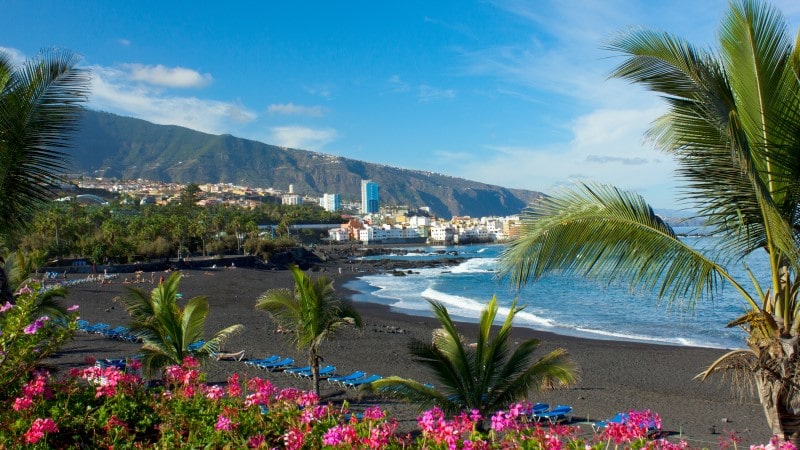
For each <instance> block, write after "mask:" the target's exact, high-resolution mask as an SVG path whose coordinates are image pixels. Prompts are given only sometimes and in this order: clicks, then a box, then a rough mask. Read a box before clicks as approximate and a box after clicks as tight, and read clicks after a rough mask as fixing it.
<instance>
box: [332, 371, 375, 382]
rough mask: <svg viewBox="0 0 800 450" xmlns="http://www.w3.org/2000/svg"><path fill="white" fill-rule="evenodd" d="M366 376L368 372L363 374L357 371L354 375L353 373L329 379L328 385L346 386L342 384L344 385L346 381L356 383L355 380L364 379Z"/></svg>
mask: <svg viewBox="0 0 800 450" xmlns="http://www.w3.org/2000/svg"><path fill="white" fill-rule="evenodd" d="M365 376H367V374H366V372H362V371H360V370H357V371H355V372H353V373H351V374H349V375H339V376H335V377H328V383H331V384H338V385H341V386H344V384H342V383H344V382H345V381H355V380H358V379H361V378H364V377H365Z"/></svg>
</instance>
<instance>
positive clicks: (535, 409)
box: [528, 403, 550, 418]
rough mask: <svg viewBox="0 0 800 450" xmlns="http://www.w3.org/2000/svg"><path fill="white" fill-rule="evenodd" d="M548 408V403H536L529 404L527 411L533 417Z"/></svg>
mask: <svg viewBox="0 0 800 450" xmlns="http://www.w3.org/2000/svg"><path fill="white" fill-rule="evenodd" d="M549 409H550V405H549V404H548V403H536V404H534V405H532V406H531V409H530V411H528V415H529V416H531V418H533V416H534V415H536V414H541V413H543V412H547V410H549Z"/></svg>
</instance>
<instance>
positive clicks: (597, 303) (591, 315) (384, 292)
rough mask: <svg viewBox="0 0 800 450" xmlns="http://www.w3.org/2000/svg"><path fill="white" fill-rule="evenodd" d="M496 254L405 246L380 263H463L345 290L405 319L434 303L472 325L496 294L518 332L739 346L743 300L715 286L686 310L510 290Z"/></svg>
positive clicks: (362, 280) (481, 248)
mask: <svg viewBox="0 0 800 450" xmlns="http://www.w3.org/2000/svg"><path fill="white" fill-rule="evenodd" d="M678 231H680V230H678ZM683 231H686V230H683ZM682 239H684V240H685V241H686V242H687V243H689V244H690V245H692V246H693V247H695V248H708V246H709V239H711V238H707V237H698V236H692V237H684V238H682ZM503 248H504V246H503V245H500V244H483V245H466V246H452V247H427V246H421V247H404V248H403V249H404V250H409V253H408V254H407V255H399V254H397V255H389V256H386V255H382V256H380V258H387V257H388V258H392V259H416V260H420V259H438V258H444V257H453V256H452V255H449V254H446V255H442V254H441V251H442V250H445V251H447V252H453V251H454V252H457V256H456V257H457V258H461V259H463V262H461V263H460V264H458V265H456V266H450V267H439V268H426V269H415V270H414V272H415V274H412V275H408V276H404V277H398V276H393V275H391V274H366V275H364V276H361V277H359V278H357V279H354V280H352V281H349V282H348V283H347V284H346V285H345V286H346V287H347V288H349V289H352V290H354V291H356V292H358V294H356V296H355V300H356V301H363V302H374V303H381V304H384V305H388V306H389V307H391V309H393V310H395V311H398V312H402V313H406V314H412V315H421V316H431V313H430V305H429V304H428V300H436V301H439V302H442V303H444V304H445V305H447V308H448V311H449V312H450V314H451V316H453V317H454V318H456V319H459V320H463V321H467V322H477V320H478V317H479V315H480V312H481V310H482V309H483V308H484V306H485V304H486V303H487V302H488V301H489V300H490V299H491V298H492V296H493V295H496V296H497V300H498V303H499V304H500V305H501V310H500V313H499V314H498V317H500V318H501V319H502V318H505V315H506V313H507V312H508V309H507V308H508V306H510V305H511V302H512V301H513V300H514V298H515V296H516V297H517V298H518V302H517V305H518V306H525V309H524V310H523V311H522V312H520V313H519V314H517V316H516V318H515V322H514V324H515V326H517V327H528V328H532V329H536V330H541V331H548V332H553V333H557V334H562V335H569V336H577V337H586V338H593V339H607V340H621V341H635V342H646V343H653V344H665V345H680V346H692V347H710V348H720V349H733V348H744V347H745V343H744V339H745V333H744V332H743V331H742V330H740V329H738V328H726V324H727V323H728V322H730V321H731V320H733V319H736V318H738V317H739V316H740V315H741V314H742V313H743V312H744V311H745V308H746V304H745V302H744V300H743V299H742V298H741V297H740V295H739V294H738V292H736V291H735V290H734V289H732V288H731V287H730V286H727V285H724V284H720V290H719V292H718V293H717V294H716V295H715V296H714V297H713V298H706V299H702V300H701V301H699V302H698V303H697V304H695V305H694V306H693V307H690V306H689V305H685V304H680V303H673V304H665V303H664V302H658V301H657V300H656V298H655V296H654V295H653V294H646V293H638V292H632V291H630V290H629V289H628V287H627V286H613V285H612V286H608V285H606V284H600V283H597V282H594V281H591V280H587V279H584V278H575V277H566V276H548V277H545V278H543V279H541V280H539V281H537V282H536V283H534V284H529V285H528V286H526V287H525V288H523V289H522V290H520V291H515V290H513V289H512V287H511V285H510V284H509V283H508V281H507V280H502V279H498V276H497V267H498V258H499V255H500V253H501V252H502V250H503ZM411 251H414V252H413V253H412V252H411ZM417 252H418V253H417ZM369 258H376V257H369ZM747 264H748V266H749V267H750V268H751V270H753V272H754V273H755V274H756V275H757V276H759V277H768V275H769V274H768V272H766V270H767V268H768V265H767V262H766V258H764V259H763V260H760V259H758V258H750V259H748V260H747ZM730 270H731V272H732V273H733V274H735V276H736V279H737V280H738V281H739V283H741V284H742V285H744V286H745V287H749V286H750V285H751V283H750V281H749V278H748V277H747V275H746V273H745V271H744V269H743V268H742V265H741V264H734V265H733V267H732V268H731V269H730ZM416 272H418V274H417V273H416ZM503 307H505V308H503Z"/></svg>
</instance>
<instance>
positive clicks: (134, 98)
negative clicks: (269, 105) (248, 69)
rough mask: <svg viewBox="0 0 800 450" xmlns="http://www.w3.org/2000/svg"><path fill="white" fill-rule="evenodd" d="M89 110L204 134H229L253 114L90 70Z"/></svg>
mask: <svg viewBox="0 0 800 450" xmlns="http://www.w3.org/2000/svg"><path fill="white" fill-rule="evenodd" d="M91 69H92V72H93V77H92V96H91V98H90V105H89V106H90V107H91V108H92V109H97V110H101V111H108V112H113V113H117V114H121V115H126V116H132V117H137V118H140V119H144V120H147V121H150V122H153V123H157V124H162V125H179V126H184V127H187V128H192V129H195V130H198V131H203V132H206V133H212V134H220V133H231V131H232V130H233V129H236V128H237V126H238V125H240V124H243V123H248V122H252V121H253V120H255V119H256V117H257V116H256V114H255V113H254V112H252V111H249V110H248V109H247V108H245V107H244V106H242V105H240V104H238V103H231V102H220V101H214V100H205V99H200V98H196V97H180V96H170V95H167V94H165V93H164V92H163V91H162V90H161V89H160V88H156V87H152V86H149V85H147V84H143V83H131V82H130V80H129V77H128V76H127V75H128V73H127V72H125V71H123V70H120V69H118V68H105V67H99V66H95V67H91Z"/></svg>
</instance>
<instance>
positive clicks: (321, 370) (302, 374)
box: [295, 365, 336, 378]
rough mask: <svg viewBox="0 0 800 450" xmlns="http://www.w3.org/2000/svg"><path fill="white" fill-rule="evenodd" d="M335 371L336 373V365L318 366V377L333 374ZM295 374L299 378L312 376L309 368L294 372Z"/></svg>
mask: <svg viewBox="0 0 800 450" xmlns="http://www.w3.org/2000/svg"><path fill="white" fill-rule="evenodd" d="M335 373H336V366H331V365H328V366H325V367H320V368H319V376H320V377H327V376H330V375H333V374H335ZM295 375H297V376H298V377H300V378H311V377H312V376H314V374H313V373H311V370H308V371H303V372H300V373H296V374H295Z"/></svg>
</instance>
